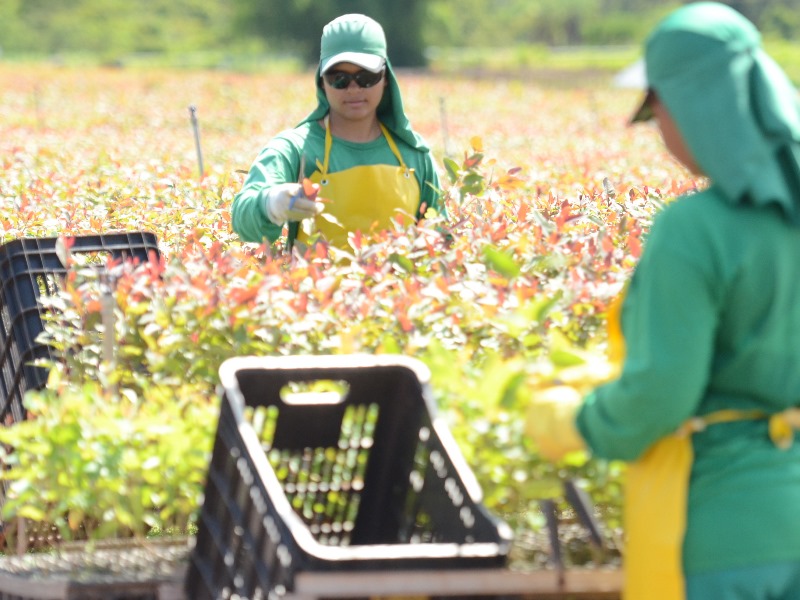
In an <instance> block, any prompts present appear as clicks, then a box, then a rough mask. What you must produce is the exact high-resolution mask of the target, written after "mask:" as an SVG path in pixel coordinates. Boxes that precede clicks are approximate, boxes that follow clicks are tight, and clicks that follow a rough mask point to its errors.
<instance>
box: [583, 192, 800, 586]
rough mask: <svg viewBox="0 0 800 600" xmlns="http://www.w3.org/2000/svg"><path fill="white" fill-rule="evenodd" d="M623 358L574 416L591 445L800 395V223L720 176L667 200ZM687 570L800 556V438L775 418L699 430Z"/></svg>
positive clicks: (639, 448) (627, 327)
mask: <svg viewBox="0 0 800 600" xmlns="http://www.w3.org/2000/svg"><path fill="white" fill-rule="evenodd" d="M622 330H623V335H624V338H625V344H626V361H625V364H624V368H623V371H622V374H621V375H620V377H619V379H617V380H615V381H613V382H610V383H608V384H606V385H604V386H602V387H600V388H598V389H596V390H595V391H594V392H592V393H591V394H590V395H589V396H588V397H587V398H586V401H585V403H584V405H583V407H582V409H581V410H580V412H579V414H578V417H577V425H578V428H579V430H580V432H581V434H582V436H583V437H584V439H585V440H586V442H587V444H588V446H589V447H590V449H591V451H592V452H593V454H594V455H595V456H597V457H604V458H608V459H622V460H633V459H636V458H638V457H639V456H640V455H641V454H642V453H643V452H644V451H645V450H646V449H647V448H648V447H649V446H650V445H651V444H652V443H654V442H655V441H656V440H658V439H659V438H660V437H662V436H664V435H665V434H667V433H670V432H672V431H674V430H675V429H676V428H677V427H678V426H679V425H680V424H681V423H682V422H684V421H685V420H686V419H687V418H689V417H691V416H693V415H703V414H707V413H710V412H713V411H715V410H719V409H723V408H739V409H759V410H762V411H765V412H768V413H774V412H779V411H781V410H782V409H784V408H786V407H788V406H791V405H796V404H799V403H800V228H798V227H796V226H793V225H791V224H790V223H789V222H787V220H786V219H785V218H783V216H782V215H781V213H780V211H779V209H778V208H777V206H773V207H761V208H755V207H752V206H748V205H742V204H740V205H734V204H731V203H730V202H729V201H726V200H725V198H724V197H723V195H722V193H721V192H720V190H719V189H718V188H716V187H712V188H710V189H709V190H706V191H704V192H700V193H698V194H695V195H692V196H688V197H684V198H681V199H678V200H677V201H675V202H673V203H672V204H670V205H668V206H667V207H666V208H665V209H664V210H663V211H662V213H660V214H659V215H658V216H657V217H656V219H655V221H654V223H653V226H652V229H651V232H650V235H649V238H648V240H647V243H646V246H645V251H644V253H643V255H642V258H641V261H640V263H639V265H638V266H637V269H636V271H635V273H634V276H633V278H632V280H631V282H630V286H629V289H628V291H627V296H626V299H625V302H624V304H623V311H622ZM693 445H694V451H695V462H694V465H693V468H692V474H691V480H690V492H689V508H688V523H687V534H686V538H685V543H684V567H685V570H686V572H687V573H697V572H704V571H709V570H716V569H727V568H735V567H737V566H741V565H755V564H759V563H770V562H779V561H788V560H800V517H798V510H799V507H800V441H798V442H797V443H795V444H794V445H793V446H792V447H791V448H790V449H789V450H780V449H778V448H776V447H775V446H774V445H773V444H772V443H771V441H770V440H769V438H768V436H767V426H766V422H765V421H763V420H760V421H744V422H735V423H727V424H716V425H712V426H709V428H708V429H707V430H706V431H705V432H702V433H697V434H694V436H693Z"/></svg>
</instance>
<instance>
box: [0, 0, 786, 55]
mask: <svg viewBox="0 0 800 600" xmlns="http://www.w3.org/2000/svg"><path fill="white" fill-rule="evenodd" d="M684 3H685V2H680V1H677V0H672V1H667V2H665V1H664V0H533V1H532V0H404V1H403V2H397V1H396V0H59V2H54V0H2V2H0V51H2V52H3V56H6V57H14V56H19V55H42V56H46V55H53V54H59V53H65V54H66V53H87V54H91V55H93V56H97V57H99V58H101V59H103V60H115V59H118V58H120V57H123V56H124V55H126V54H131V53H182V52H197V51H204V50H206V51H207V50H217V51H225V52H230V53H232V54H242V53H249V52H269V53H277V52H279V53H282V54H287V53H288V54H291V55H295V56H297V57H299V58H300V59H301V60H302V61H304V62H306V63H308V64H313V63H315V62H316V60H317V58H318V56H319V54H318V53H319V37H320V33H321V30H322V27H323V25H324V24H325V23H327V22H328V21H330V20H331V19H333V18H334V17H336V16H338V15H340V14H344V13H349V12H362V13H365V14H368V15H370V16H371V17H373V18H375V19H376V20H378V21H380V22H381V24H382V25H383V26H384V29H385V30H386V35H387V38H388V40H389V49H390V55H391V58H392V61H393V63H394V64H395V65H397V66H421V65H424V64H425V62H426V61H425V49H426V48H432V47H447V48H459V47H470V46H475V47H485V48H491V47H509V46H514V45H517V44H529V45H546V46H563V45H570V46H575V45H622V44H638V43H640V42H641V41H642V39H643V38H644V36H645V35H646V34H647V32H648V31H649V29H650V28H651V26H652V25H653V24H654V23H655V22H656V21H657V20H658V19H659V18H660V17H661V16H663V15H664V14H666V13H667V12H669V11H670V10H672V9H673V8H675V7H677V6H679V5H680V4H684ZM726 3H727V4H729V5H731V6H733V7H734V8H736V9H737V10H739V11H741V12H742V13H743V14H745V15H746V16H747V17H748V18H750V19H751V20H753V21H754V22H755V23H756V25H757V26H758V27H759V28H760V29H761V30H762V32H763V33H764V34H765V36H768V37H777V38H782V39H795V38H796V37H797V36H798V34H799V33H800V0H728V1H727V2H726Z"/></svg>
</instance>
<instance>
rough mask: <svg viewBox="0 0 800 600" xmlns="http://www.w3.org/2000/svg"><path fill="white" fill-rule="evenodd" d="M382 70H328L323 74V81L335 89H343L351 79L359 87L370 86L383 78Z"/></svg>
mask: <svg viewBox="0 0 800 600" xmlns="http://www.w3.org/2000/svg"><path fill="white" fill-rule="evenodd" d="M383 71H384V69H381V70H380V71H378V72H377V73H373V72H372V71H367V70H365V69H361V70H360V71H356V72H355V73H345V72H344V71H328V72H327V73H325V74H324V75H323V77H324V78H325V81H326V82H327V83H328V85H329V86H331V87H332V88H333V89H335V90H343V89H345V88H347V87H348V86H349V85H350V82H351V81H355V82H356V84H357V85H358V87H360V88H371V87H372V86H374V85H375V84H376V83H378V82H379V81H380V80H381V79H383Z"/></svg>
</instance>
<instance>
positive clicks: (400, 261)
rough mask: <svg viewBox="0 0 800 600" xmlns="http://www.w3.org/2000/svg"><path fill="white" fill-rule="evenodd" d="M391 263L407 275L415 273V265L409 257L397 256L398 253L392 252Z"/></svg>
mask: <svg viewBox="0 0 800 600" xmlns="http://www.w3.org/2000/svg"><path fill="white" fill-rule="evenodd" d="M389 262H390V263H392V264H393V265H397V266H398V267H399V268H400V269H401V270H402V271H404V272H406V273H413V272H414V263H413V262H411V260H410V259H409V258H408V257H407V256H402V255H401V254H397V252H392V253H391V254H390V255H389Z"/></svg>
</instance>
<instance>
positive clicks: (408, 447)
mask: <svg viewBox="0 0 800 600" xmlns="http://www.w3.org/2000/svg"><path fill="white" fill-rule="evenodd" d="M220 377H221V385H220V394H221V396H222V405H221V412H220V418H219V424H218V427H217V434H216V439H215V443H214V451H213V456H212V459H211V464H210V467H209V472H208V479H207V482H206V489H205V500H204V503H203V507H202V511H201V515H200V519H199V523H198V533H197V539H196V546H195V548H194V550H193V552H192V556H191V563H190V567H189V571H188V574H187V580H186V589H187V596H188V597H189V598H192V599H195V600H203V599H206V598H209V599H211V598H213V599H216V598H228V597H237V595H238V597H241V598H249V599H251V600H255V599H257V598H267V597H279V596H280V595H282V594H283V593H286V592H289V591H291V590H293V589H294V577H295V575H296V574H298V573H300V572H304V571H305V572H309V571H315V572H316V571H352V572H357V571H368V570H385V569H450V568H452V569H464V568H469V569H471V568H481V567H487V568H488V567H500V566H503V565H505V564H506V562H507V557H508V551H509V547H510V544H511V530H510V528H509V527H508V526H507V525H506V524H505V523H504V522H502V521H501V520H499V519H498V518H496V517H494V516H493V515H491V514H490V513H489V512H488V511H487V510H486V508H485V507H484V506H483V504H482V501H481V497H482V496H481V491H480V488H479V486H478V484H477V481H476V480H475V477H474V475H473V473H472V472H471V470H470V469H469V467H468V466H467V465H466V463H465V461H464V459H463V457H462V455H461V453H460V451H459V450H458V448H457V446H456V444H455V441H454V440H453V438H452V436H451V434H450V432H449V430H448V429H447V426H446V424H445V423H444V422H443V421H442V420H441V419H440V418H439V417H437V416H436V410H435V407H434V403H433V400H432V398H431V397H430V387H429V378H430V374H429V371H428V369H427V368H426V367H425V366H424V365H423V364H422V363H420V362H419V361H416V360H414V359H411V358H405V357H400V356H388V355H384V356H380V355H379V356H362V355H357V356H295V357H273V358H258V357H239V358H233V359H229V360H228V361H226V362H225V363H223V365H222V366H221V368H220ZM331 382H333V383H335V384H336V386H339V387H340V391H338V392H337V391H327V392H322V391H319V388H320V387H321V386H323V385H325V384H326V383H331ZM336 386H333V387H336ZM341 388H343V390H342V389H341ZM293 390H294V391H293ZM312 390H316V392H314V391H312ZM365 592H366V593H365V594H364V595H369V593H368V592H369V590H365Z"/></svg>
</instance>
